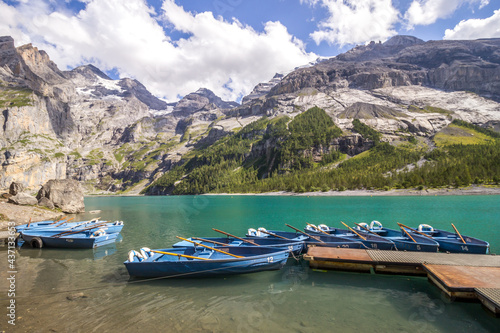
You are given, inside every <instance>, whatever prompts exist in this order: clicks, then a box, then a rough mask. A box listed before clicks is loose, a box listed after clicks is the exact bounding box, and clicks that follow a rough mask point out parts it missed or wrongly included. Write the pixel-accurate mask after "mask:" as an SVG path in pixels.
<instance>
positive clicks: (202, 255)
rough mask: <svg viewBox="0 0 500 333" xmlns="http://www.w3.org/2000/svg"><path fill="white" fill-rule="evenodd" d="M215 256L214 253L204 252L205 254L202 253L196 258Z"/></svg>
mask: <svg viewBox="0 0 500 333" xmlns="http://www.w3.org/2000/svg"><path fill="white" fill-rule="evenodd" d="M212 254H213V251H203V252H200V253H198V254H197V255H196V256H197V257H199V258H207V259H208V258H210V257H211V256H212Z"/></svg>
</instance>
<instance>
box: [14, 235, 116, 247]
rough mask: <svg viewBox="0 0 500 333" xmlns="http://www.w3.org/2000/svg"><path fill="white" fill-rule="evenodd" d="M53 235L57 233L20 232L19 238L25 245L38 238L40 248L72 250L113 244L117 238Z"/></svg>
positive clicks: (111, 236) (112, 236)
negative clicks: (40, 244)
mask: <svg viewBox="0 0 500 333" xmlns="http://www.w3.org/2000/svg"><path fill="white" fill-rule="evenodd" d="M54 234H57V232H56V233H50V232H48V233H47V232H40V233H25V232H21V237H22V239H23V240H24V241H25V242H26V243H31V241H32V240H33V239H34V238H39V239H40V240H41V241H42V247H53V248H72V249H92V248H95V247H99V246H103V245H106V244H111V243H114V242H115V241H116V238H117V237H118V233H106V234H105V235H103V236H98V237H90V235H91V234H92V233H89V232H87V233H80V234H75V235H69V236H63V237H53V235H54Z"/></svg>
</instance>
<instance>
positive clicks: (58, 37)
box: [0, 0, 316, 100]
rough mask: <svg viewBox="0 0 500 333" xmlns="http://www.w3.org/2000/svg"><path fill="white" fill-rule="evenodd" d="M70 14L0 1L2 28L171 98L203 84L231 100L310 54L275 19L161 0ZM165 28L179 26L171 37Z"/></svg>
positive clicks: (50, 1) (95, 6)
mask: <svg viewBox="0 0 500 333" xmlns="http://www.w3.org/2000/svg"><path fill="white" fill-rule="evenodd" d="M81 2H83V3H85V4H86V6H85V8H84V9H83V10H81V11H80V12H79V13H77V14H74V13H71V12H68V11H67V10H65V9H64V6H54V0H32V1H30V2H29V4H28V3H25V2H21V3H18V4H17V5H16V6H15V7H13V6H8V5H6V4H5V3H3V2H0V34H2V35H11V36H13V37H14V38H15V39H16V44H17V45H20V44H24V43H27V42H33V43H34V44H35V45H36V46H38V47H39V48H40V49H44V50H46V51H47V53H48V54H49V55H50V57H51V59H52V60H54V62H56V63H57V64H58V65H59V66H60V67H61V68H73V67H75V66H78V65H80V64H86V63H92V64H94V65H96V66H98V67H100V68H101V69H103V70H112V69H117V70H118V72H119V74H120V76H121V77H129V76H130V77H134V78H137V79H138V80H139V81H141V82H142V83H144V84H145V85H146V87H147V88H148V89H149V90H151V91H152V92H153V93H154V94H156V95H157V96H160V97H165V98H167V99H168V100H175V99H177V96H179V95H180V96H183V95H185V94H188V93H190V92H193V91H195V90H197V89H198V88H200V87H206V88H209V89H211V90H213V91H214V92H215V93H216V94H218V95H219V96H221V97H223V98H225V99H228V100H235V99H237V98H240V97H241V96H242V95H244V94H246V93H248V92H250V90H251V89H252V88H253V86H254V85H255V84H257V83H259V82H262V81H265V80H268V79H270V78H271V77H272V76H273V74H274V73H275V72H276V71H285V70H289V69H293V68H294V67H296V66H299V65H303V64H305V63H307V62H309V61H311V60H313V59H315V58H316V55H314V54H312V53H307V52H306V51H305V48H304V44H303V43H302V42H301V41H300V40H298V39H296V38H295V37H293V36H292V35H290V33H289V32H288V31H287V29H286V27H285V26H283V25H282V24H281V23H279V22H267V23H265V24H264V25H263V31H260V32H259V31H256V30H254V29H253V28H252V27H250V26H247V25H244V24H242V23H240V22H238V21H237V20H235V19H233V21H231V22H228V21H225V20H223V19H222V18H220V17H219V18H215V17H214V16H213V14H212V13H211V12H203V13H190V12H187V11H185V10H184V9H183V7H181V6H179V5H177V4H176V3H175V1H174V0H164V1H163V5H162V9H161V12H159V13H156V12H155V11H154V9H152V8H150V7H149V6H148V5H147V3H146V2H145V0H127V1H120V0H83V1H81ZM165 31H179V32H182V33H183V34H184V36H185V37H184V38H181V39H179V40H172V39H171V38H170V37H169V35H168V34H167V33H166V32H165Z"/></svg>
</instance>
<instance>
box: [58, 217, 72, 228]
mask: <svg viewBox="0 0 500 333" xmlns="http://www.w3.org/2000/svg"><path fill="white" fill-rule="evenodd" d="M72 219H74V217H72V218H70V219H69V220H64V221H62V222H61V223H59V224H58V225H55V226H54V228H57V227H59V226H61V225H63V224H64V223H68V222H69V221H71V220H72Z"/></svg>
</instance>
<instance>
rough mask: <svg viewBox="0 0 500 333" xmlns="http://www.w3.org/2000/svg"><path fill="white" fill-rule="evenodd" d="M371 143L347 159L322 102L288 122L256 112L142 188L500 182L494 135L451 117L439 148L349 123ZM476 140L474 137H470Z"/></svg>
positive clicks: (235, 189)
mask: <svg viewBox="0 0 500 333" xmlns="http://www.w3.org/2000/svg"><path fill="white" fill-rule="evenodd" d="M353 129H354V131H356V132H358V133H359V134H361V135H362V136H363V137H365V138H367V139H369V140H370V141H372V142H373V144H372V146H373V147H372V148H371V149H370V150H368V151H365V152H363V153H362V154H359V155H357V156H355V157H353V158H346V155H345V154H342V153H341V152H340V151H338V150H337V149H333V148H332V147H334V146H333V145H332V142H333V141H334V140H335V139H336V138H339V137H341V136H342V135H343V133H342V131H341V130H340V129H339V128H338V127H337V126H335V124H334V123H333V121H332V120H331V118H330V117H329V116H328V115H327V114H326V113H325V112H324V110H322V109H320V108H317V107H315V108H312V109H309V110H308V111H306V112H304V113H302V114H300V115H298V116H296V117H295V118H294V119H293V120H292V119H290V118H289V117H286V116H283V117H279V118H274V119H268V118H265V117H263V118H261V119H259V120H258V121H255V122H253V123H251V124H249V125H247V126H245V127H244V128H243V129H241V130H240V131H239V132H237V133H235V134H233V135H231V136H229V137H225V138H222V139H220V140H219V141H218V142H216V143H215V144H214V145H212V146H209V147H200V148H198V149H196V150H194V151H193V152H192V153H190V154H189V156H186V159H185V162H184V163H183V164H182V165H180V166H177V167H175V168H174V169H172V170H171V171H169V172H167V173H165V174H164V175H163V176H162V177H160V178H159V179H158V180H157V181H156V182H154V183H153V184H152V185H150V186H149V187H148V188H146V189H145V191H144V192H145V193H146V194H200V193H249V192H250V193H260V192H271V191H290V192H309V191H329V190H338V191H342V190H346V189H385V190H388V189H392V188H420V189H423V188H424V187H441V186H465V185H469V184H471V183H477V184H491V183H498V182H499V181H500V140H499V138H498V137H499V135H498V133H495V132H491V131H489V130H485V129H483V128H481V127H477V126H475V125H472V124H469V123H466V122H463V121H454V122H453V123H452V124H450V126H448V127H447V128H445V129H444V130H443V131H441V132H440V133H438V134H437V135H436V136H435V138H434V140H435V143H436V145H437V148H435V149H434V150H430V149H429V148H428V147H422V145H416V144H415V143H416V140H410V142H408V143H406V144H402V145H398V146H393V145H391V144H389V143H386V142H380V138H381V135H380V133H378V132H376V131H375V130H374V129H372V128H370V127H368V126H367V125H365V124H363V123H361V122H360V121H359V120H354V121H353ZM471 138H474V139H471Z"/></svg>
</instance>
